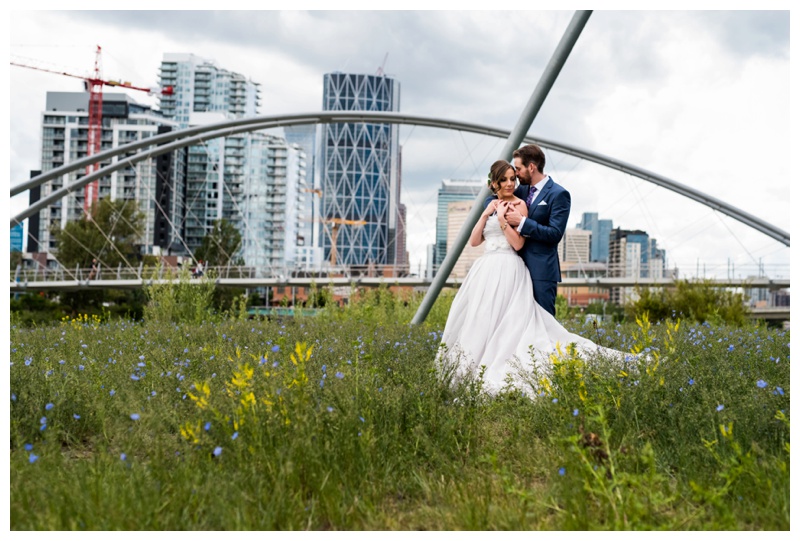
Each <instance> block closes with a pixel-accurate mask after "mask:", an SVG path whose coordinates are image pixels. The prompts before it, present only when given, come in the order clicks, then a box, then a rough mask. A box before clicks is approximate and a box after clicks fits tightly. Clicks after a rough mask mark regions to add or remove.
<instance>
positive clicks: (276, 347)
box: [272, 344, 281, 353]
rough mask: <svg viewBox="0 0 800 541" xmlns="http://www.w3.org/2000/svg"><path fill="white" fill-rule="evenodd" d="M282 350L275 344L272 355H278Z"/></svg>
mask: <svg viewBox="0 0 800 541" xmlns="http://www.w3.org/2000/svg"><path fill="white" fill-rule="evenodd" d="M280 350H281V347H280V346H279V345H277V344H275V345H274V346H272V353H277V352H279V351H280Z"/></svg>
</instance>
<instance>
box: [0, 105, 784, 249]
mask: <svg viewBox="0 0 800 541" xmlns="http://www.w3.org/2000/svg"><path fill="white" fill-rule="evenodd" d="M339 122H364V123H379V124H403V125H411V126H427V127H432V128H443V129H450V130H457V131H463V132H468V133H476V134H483V135H488V136H491V137H498V138H506V139H507V138H508V137H509V135H510V133H511V132H510V130H503V129H500V128H494V127H491V126H486V125H482V124H475V123H470V122H462V121H458V120H448V119H443V118H435V117H428V116H420V115H409V114H405V113H397V112H380V111H322V112H313V113H294V114H288V115H275V116H258V117H253V118H246V119H239V120H231V121H226V122H219V123H216V124H209V125H206V126H199V127H193V128H187V129H183V130H178V131H174V132H169V133H165V134H163V135H159V136H155V137H150V138H147V139H144V140H141V141H135V142H132V143H128V144H126V145H121V146H119V147H116V148H113V149H109V150H106V151H103V152H100V153H98V154H93V155H91V156H87V157H85V158H81V159H79V160H76V161H74V162H70V163H68V164H65V165H63V166H61V167H58V168H56V169H52V170H50V171H47V172H46V173H42V174H41V175H38V176H36V177H34V178H32V179H30V180H26V181H24V182H19V183H17V184H15V185H14V186H13V187H12V188H11V197H14V196H15V195H18V194H20V193H23V192H25V191H27V190H29V189H31V188H33V187H36V186H40V185H41V184H43V183H45V182H47V181H49V180H52V179H54V178H56V177H60V176H62V175H64V174H67V173H70V172H72V171H75V170H78V169H82V168H85V167H86V166H87V165H89V164H93V163H97V162H98V161H105V160H108V159H110V158H113V157H115V156H124V155H125V154H127V153H130V152H135V151H138V152H137V153H136V154H134V155H132V156H128V157H125V158H124V159H123V158H121V159H119V160H118V161H117V162H116V163H112V164H111V165H107V166H105V167H102V168H100V169H99V170H97V171H95V172H94V173H92V174H89V175H86V176H83V177H81V178H79V179H78V180H76V181H75V182H73V183H72V184H69V185H68V186H64V187H63V188H60V189H59V190H56V191H54V192H53V193H51V194H50V195H48V196H47V197H45V198H42V199H41V200H39V201H37V202H36V203H34V204H33V205H31V206H29V207H28V208H26V209H25V210H24V211H22V212H20V213H19V214H17V215H16V216H14V217H13V218H12V219H11V227H14V226H15V225H17V224H19V223H22V221H23V220H25V219H26V218H28V217H30V216H32V215H33V214H35V213H36V212H38V211H39V210H41V209H42V208H44V207H46V206H47V205H49V204H51V203H53V202H55V201H58V200H59V199H62V198H63V197H64V196H66V195H67V194H69V193H70V192H73V191H75V190H78V189H80V188H82V187H83V186H85V185H86V184H88V183H89V182H92V181H94V180H96V179H99V178H101V177H104V176H106V175H108V174H110V173H112V172H114V171H116V170H118V169H122V168H124V167H128V166H131V165H133V164H134V163H136V162H139V161H142V160H146V159H148V158H152V157H155V156H158V155H160V154H164V153H167V152H171V151H173V150H176V149H178V148H182V147H186V146H189V145H195V144H200V143H202V142H204V141H208V140H212V139H217V138H219V137H226V136H230V135H234V134H237V133H243V132H249V131H257V130H265V129H270V128H277V127H281V126H297V125H303V124H332V123H339ZM523 142H524V143H525V144H528V143H534V144H537V145H539V146H541V147H542V148H544V149H548V150H554V151H557V152H561V153H563V154H569V155H571V156H576V157H579V158H582V159H585V160H587V161H590V162H593V163H597V164H600V165H603V166H605V167H608V168H611V169H616V170H617V171H622V172H623V173H627V174H629V175H632V176H635V177H638V178H640V179H642V180H645V181H647V182H650V183H653V184H656V185H657V186H661V187H662V188H666V189H667V190H670V191H673V192H675V193H677V194H680V195H682V196H684V197H687V198H689V199H692V200H693V201H697V202H698V203H701V204H703V205H705V206H707V207H709V208H712V209H714V210H718V211H720V212H722V213H723V214H726V215H728V216H730V217H731V218H733V219H735V220H738V221H739V222H741V223H743V224H745V225H747V226H749V227H751V228H753V229H755V230H756V231H759V232H761V233H763V234H765V235H767V236H768V237H770V238H772V239H775V240H777V241H778V242H781V243H782V244H784V245H786V246H789V233H788V232H787V231H784V230H782V229H780V228H778V227H776V226H774V225H772V224H770V223H768V222H766V221H765V220H762V219H761V218H758V217H756V216H753V215H752V214H749V213H747V212H745V211H743V210H741V209H739V208H737V207H734V206H733V205H730V204H728V203H725V202H724V201H722V200H720V199H717V198H716V197H713V196H710V195H708V194H705V193H703V192H701V191H699V190H696V189H694V188H691V187H689V186H686V185H685V184H681V183H679V182H677V181H675V180H672V179H669V178H667V177H664V176H662V175H659V174H657V173H653V172H652V171H648V170H646V169H643V168H641V167H638V166H635V165H632V164H629V163H626V162H623V161H621V160H617V159H615V158H612V157H609V156H605V155H602V154H599V153H597V152H593V151H590V150H586V149H582V148H578V147H576V146H573V145H568V144H566V143H559V142H557V141H552V140H549V139H545V138H542V137H533V136H526V137H525V138H524V139H523ZM147 147H152V148H147ZM142 149H147V150H142Z"/></svg>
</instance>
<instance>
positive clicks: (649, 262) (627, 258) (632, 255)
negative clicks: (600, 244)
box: [608, 228, 666, 304]
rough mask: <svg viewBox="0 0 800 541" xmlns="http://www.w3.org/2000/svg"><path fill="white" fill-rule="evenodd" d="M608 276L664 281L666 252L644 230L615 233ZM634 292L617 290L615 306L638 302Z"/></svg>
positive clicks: (609, 258)
mask: <svg viewBox="0 0 800 541" xmlns="http://www.w3.org/2000/svg"><path fill="white" fill-rule="evenodd" d="M608 275H609V276H611V277H627V278H663V277H664V276H665V275H666V251H665V250H662V249H659V248H658V243H657V242H656V240H655V239H651V238H650V236H649V235H648V234H647V233H646V232H644V231H641V230H627V229H619V228H616V229H613V230H612V231H611V235H610V242H609V252H608ZM632 292H633V288H614V289H612V291H611V302H613V303H616V304H621V303H624V302H627V301H629V300H635V299H634V294H633V293H632Z"/></svg>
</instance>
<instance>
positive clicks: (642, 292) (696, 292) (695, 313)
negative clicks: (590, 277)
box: [626, 280, 747, 326]
mask: <svg viewBox="0 0 800 541" xmlns="http://www.w3.org/2000/svg"><path fill="white" fill-rule="evenodd" d="M638 293H639V299H638V300H637V301H636V302H634V303H632V304H630V305H629V306H627V307H626V312H627V314H628V316H629V317H631V318H633V319H635V318H637V317H640V316H641V315H643V314H645V313H647V314H648V315H649V316H650V317H651V318H653V319H655V320H661V319H666V318H673V319H674V318H682V319H688V320H690V321H696V322H698V323H705V322H706V321H709V322H711V323H715V324H720V323H726V324H729V325H738V326H741V325H744V324H745V322H746V321H747V307H746V306H745V303H744V296H743V295H742V294H741V293H733V292H731V291H730V290H727V289H725V288H720V287H715V286H714V285H713V284H712V283H711V282H709V281H706V282H688V281H686V280H680V281H678V282H677V283H676V284H675V287H669V288H663V289H649V288H640V289H639V290H638Z"/></svg>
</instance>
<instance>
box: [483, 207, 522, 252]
mask: <svg viewBox="0 0 800 541" xmlns="http://www.w3.org/2000/svg"><path fill="white" fill-rule="evenodd" d="M509 227H511V226H509ZM483 238H484V239H485V240H486V247H485V248H484V253H490V252H510V253H515V250H514V247H513V246H511V244H509V243H508V239H506V235H505V233H503V231H502V230H501V229H500V220H499V219H498V218H497V215H496V214H493V215H491V216H489V218H487V219H486V225H485V226H483Z"/></svg>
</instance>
